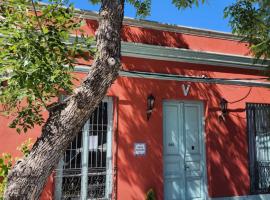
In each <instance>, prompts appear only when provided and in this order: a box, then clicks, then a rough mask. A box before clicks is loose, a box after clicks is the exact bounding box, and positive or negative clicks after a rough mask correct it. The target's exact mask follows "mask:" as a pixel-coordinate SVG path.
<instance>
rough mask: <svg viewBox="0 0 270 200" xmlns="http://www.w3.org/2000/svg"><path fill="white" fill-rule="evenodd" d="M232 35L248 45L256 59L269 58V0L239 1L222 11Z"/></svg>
mask: <svg viewBox="0 0 270 200" xmlns="http://www.w3.org/2000/svg"><path fill="white" fill-rule="evenodd" d="M224 14H225V17H228V18H229V20H230V21H229V22H230V25H231V27H232V30H233V33H235V34H238V35H240V36H241V37H243V40H244V41H247V42H248V43H249V44H250V48H251V51H252V52H253V54H254V55H255V57H256V58H270V2H269V0H239V1H237V2H236V3H234V4H232V5H231V6H228V7H227V8H226V9H225V10H224Z"/></svg>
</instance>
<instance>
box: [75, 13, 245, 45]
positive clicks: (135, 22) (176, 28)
mask: <svg viewBox="0 0 270 200" xmlns="http://www.w3.org/2000/svg"><path fill="white" fill-rule="evenodd" d="M76 10H77V14H78V15H79V16H80V17H82V18H85V19H91V20H97V21H98V19H99V16H98V13H97V12H94V11H89V10H81V9H76ZM123 24H124V25H128V26H136V27H142V28H148V29H154V30H160V31H169V32H175V33H183V34H189V35H196V36H204V37H210V38H218V39H225V40H236V41H240V40H242V39H243V38H242V37H240V36H237V35H234V34H232V33H227V32H221V31H214V30H208V29H200V28H193V27H187V26H180V25H174V24H166V23H161V22H156V21H150V20H142V19H134V18H129V17H125V18H124V20H123Z"/></svg>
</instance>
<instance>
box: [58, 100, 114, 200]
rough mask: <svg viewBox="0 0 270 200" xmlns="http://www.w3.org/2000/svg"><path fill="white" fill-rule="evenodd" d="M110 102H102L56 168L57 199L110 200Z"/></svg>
mask: <svg viewBox="0 0 270 200" xmlns="http://www.w3.org/2000/svg"><path fill="white" fill-rule="evenodd" d="M109 103H110V102H106V101H104V102H102V103H100V105H99V106H98V107H97V108H96V110H95V111H94V113H93V114H92V115H91V117H90V118H89V120H88V121H87V123H86V125H85V126H84V128H83V129H82V131H81V132H80V133H79V134H78V135H77V136H76V137H75V139H74V140H73V142H71V144H70V146H69V147H68V148H67V150H66V152H65V153H64V155H63V159H62V160H61V161H60V163H59V165H58V167H57V169H56V177H55V178H56V189H55V199H56V200H79V199H88V200H92V199H99V200H101V199H110V197H111V190H110V189H111V187H112V181H111V179H112V174H111V169H110V162H111V153H110V151H111V144H110V142H111V139H108V136H109V134H111V133H110V130H111V122H110V121H111V119H110V112H109V111H110V109H111V108H110V104H109ZM86 140H88V141H87V142H86ZM85 152H86V154H87V155H86V154H85ZM85 167H86V168H87V169H85ZM85 170H86V171H87V178H85ZM83 190H84V191H83Z"/></svg>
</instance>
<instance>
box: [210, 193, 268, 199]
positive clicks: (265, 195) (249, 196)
mask: <svg viewBox="0 0 270 200" xmlns="http://www.w3.org/2000/svg"><path fill="white" fill-rule="evenodd" d="M269 199H270V194H260V195H247V196H235V197H219V198H209V199H208V200H269Z"/></svg>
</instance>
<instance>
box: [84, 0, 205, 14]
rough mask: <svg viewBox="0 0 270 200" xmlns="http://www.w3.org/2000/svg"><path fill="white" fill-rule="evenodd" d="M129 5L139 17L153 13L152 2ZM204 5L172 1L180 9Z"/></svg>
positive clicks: (197, 0) (188, 0)
mask: <svg viewBox="0 0 270 200" xmlns="http://www.w3.org/2000/svg"><path fill="white" fill-rule="evenodd" d="M89 1H90V2H91V3H93V4H98V3H100V2H101V0H89ZM126 2H127V3H129V4H131V5H133V6H134V8H135V9H136V15H137V17H142V18H143V17H146V16H148V15H150V12H151V0H126ZM200 2H201V3H204V2H205V0H172V3H173V4H174V5H175V6H176V7H177V8H178V9H182V8H191V7H192V6H193V5H194V4H195V5H197V6H198V5H199V3H200Z"/></svg>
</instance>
